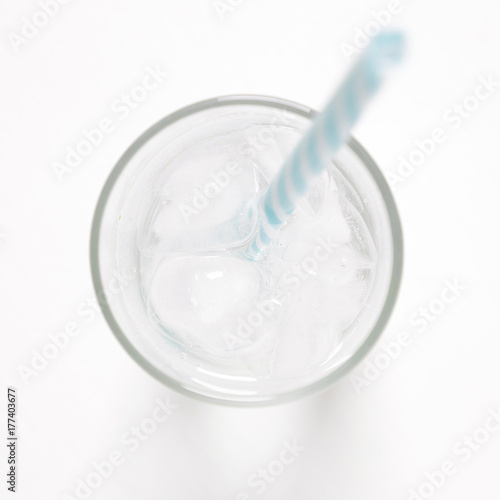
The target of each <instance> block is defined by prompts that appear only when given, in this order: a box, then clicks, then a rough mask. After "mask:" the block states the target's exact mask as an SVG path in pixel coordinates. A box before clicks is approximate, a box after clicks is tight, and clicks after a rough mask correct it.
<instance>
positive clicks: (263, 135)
mask: <svg viewBox="0 0 500 500" xmlns="http://www.w3.org/2000/svg"><path fill="white" fill-rule="evenodd" d="M273 113H274V116H273V117H272V118H271V120H270V122H271V123H270V124H269V125H268V126H265V127H264V126H261V127H259V130H258V132H257V133H255V134H250V135H249V136H248V137H247V144H245V145H244V146H242V148H241V151H240V153H241V154H243V155H245V156H248V157H250V158H252V159H254V160H255V159H256V158H257V155H258V154H259V153H260V152H261V151H263V150H264V149H265V148H266V147H267V146H269V145H270V144H274V143H276V134H279V133H281V132H283V131H285V130H286V129H287V127H289V126H290V125H291V123H292V113H290V112H289V111H287V110H286V109H280V110H277V109H273Z"/></svg>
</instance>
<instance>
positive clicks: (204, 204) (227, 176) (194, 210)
mask: <svg viewBox="0 0 500 500" xmlns="http://www.w3.org/2000/svg"><path fill="white" fill-rule="evenodd" d="M242 171H243V169H242V168H241V167H240V166H239V165H238V164H237V163H228V164H227V165H226V168H225V169H224V170H220V171H219V172H212V173H211V174H210V181H208V182H207V183H206V184H205V185H204V186H203V187H202V188H196V189H194V190H193V199H192V202H191V204H190V205H188V204H186V203H180V204H179V206H178V210H179V213H180V214H181V216H182V218H183V219H184V222H185V223H186V224H189V223H190V222H191V218H192V217H194V216H196V215H199V214H200V213H201V212H202V211H203V210H205V209H206V208H208V207H209V206H210V203H211V201H212V200H214V199H215V198H218V197H219V196H220V195H221V194H222V193H223V192H224V190H225V189H226V188H227V187H228V186H229V185H230V183H231V179H232V178H233V177H236V176H238V175H240V174H241V172H242Z"/></svg>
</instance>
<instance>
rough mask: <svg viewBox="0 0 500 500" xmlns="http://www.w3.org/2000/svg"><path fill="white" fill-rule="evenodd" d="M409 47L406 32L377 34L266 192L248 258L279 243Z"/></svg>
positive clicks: (247, 250)
mask: <svg viewBox="0 0 500 500" xmlns="http://www.w3.org/2000/svg"><path fill="white" fill-rule="evenodd" d="M403 49H404V40H403V36H402V34H401V33H399V32H390V33H389V32H388V33H381V34H379V35H378V36H376V37H375V38H374V39H373V40H372V42H371V43H370V45H369V46H368V47H367V48H366V49H365V50H364V52H363V53H362V54H361V56H360V58H359V60H358V61H357V63H356V65H355V66H354V67H353V68H352V69H351V71H350V72H349V74H348V75H347V77H346V79H345V80H344V82H343V83H342V85H341V86H340V88H339V89H338V91H337V92H336V93H335V95H334V96H333V98H332V99H331V100H330V102H329V103H328V105H327V106H326V108H325V110H324V111H323V113H321V114H320V115H318V116H317V117H316V118H315V120H314V122H313V125H312V126H311V128H310V129H309V130H308V132H307V133H306V134H305V135H304V137H303V138H302V140H301V141H300V143H299V144H298V146H297V147H296V149H295V151H294V152H293V153H292V155H291V156H290V157H289V158H288V159H287V160H286V162H285V163H284V165H283V167H282V169H281V170H280V172H279V173H278V175H277V176H276V177H275V178H274V179H273V180H272V182H271V184H270V185H269V187H268V189H267V191H266V192H265V194H264V197H263V202H262V205H261V207H260V208H261V210H260V225H259V228H258V230H257V233H256V234H255V236H254V238H253V239H252V241H251V242H250V244H249V245H248V247H247V248H246V251H245V254H246V255H247V257H249V258H251V259H256V258H257V257H259V256H260V255H261V254H262V252H263V251H264V250H265V248H266V247H267V246H268V245H269V244H270V243H271V242H272V241H273V239H274V238H275V237H276V233H277V231H278V230H279V228H280V227H281V226H282V225H283V224H284V223H285V222H286V220H287V219H288V217H289V216H290V214H291V213H292V212H293V211H294V209H295V207H296V206H297V204H298V203H299V201H300V200H301V198H302V197H303V196H304V195H305V194H306V193H307V191H308V189H309V186H310V185H311V184H312V182H313V180H314V179H315V178H316V177H317V176H318V175H319V174H321V172H323V170H324V169H325V168H326V166H327V165H328V164H329V163H330V161H331V159H332V156H334V155H335V153H336V152H337V151H338V150H339V149H340V148H341V147H342V146H343V144H344V143H345V142H346V141H347V140H348V138H349V131H350V129H351V128H352V126H353V125H354V123H355V122H356V120H357V119H358V117H359V115H360V114H361V111H362V109H363V107H364V106H365V105H366V103H367V102H368V101H369V99H370V98H371V97H372V96H373V95H374V94H375V91H376V90H377V89H378V88H379V86H380V84H381V83H382V80H383V77H384V76H385V74H386V71H387V70H388V69H389V68H390V67H392V66H393V65H394V64H395V63H396V62H398V61H399V60H400V59H401V58H402V55H403Z"/></svg>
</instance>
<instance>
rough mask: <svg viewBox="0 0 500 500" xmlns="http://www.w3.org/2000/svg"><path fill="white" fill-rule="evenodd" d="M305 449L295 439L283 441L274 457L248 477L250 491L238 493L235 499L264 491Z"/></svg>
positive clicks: (246, 499) (248, 498)
mask: <svg viewBox="0 0 500 500" xmlns="http://www.w3.org/2000/svg"><path fill="white" fill-rule="evenodd" d="M305 450H306V448H305V447H304V446H302V445H300V444H298V443H297V440H296V439H292V442H291V443H290V442H289V441H284V442H283V447H282V449H281V450H280V452H279V453H278V454H277V456H276V458H275V459H273V460H271V461H270V462H269V463H268V464H267V465H266V466H265V467H259V468H258V469H257V470H256V471H255V472H254V473H252V474H250V476H249V477H248V481H247V482H248V486H249V487H250V488H251V493H245V492H242V493H238V494H237V495H236V500H250V499H251V498H252V496H251V495H252V494H253V493H256V494H257V495H261V494H262V493H264V491H266V490H267V488H268V487H269V485H270V484H272V483H274V482H275V481H276V479H277V478H279V477H280V476H281V475H282V474H283V472H284V471H285V469H286V467H287V466H288V465H290V464H292V463H293V462H295V460H297V458H299V456H300V455H301V454H302V453H303V452H304V451H305Z"/></svg>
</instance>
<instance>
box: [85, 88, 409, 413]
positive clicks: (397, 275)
mask: <svg viewBox="0 0 500 500" xmlns="http://www.w3.org/2000/svg"><path fill="white" fill-rule="evenodd" d="M228 105H261V106H268V107H272V108H277V109H280V110H282V111H283V110H285V111H290V112H293V113H295V114H298V115H300V116H303V117H305V118H309V119H313V118H314V116H316V115H317V112H316V111H314V110H312V109H311V108H308V107H307V106H303V105H301V104H298V103H295V102H293V101H289V100H287V99H281V98H277V97H270V96H264V95H252V94H241V95H227V96H220V97H215V98H211V99H207V100H204V101H200V102H197V103H194V104H191V105H189V106H186V107H184V108H181V109H179V110H177V111H175V112H173V113H171V114H169V115H167V116H166V117H164V118H162V119H161V120H159V121H158V122H156V123H155V124H154V125H152V126H151V127H150V128H149V129H147V130H146V131H145V132H144V133H142V134H141V135H140V136H139V137H138V138H137V139H136V140H135V141H134V142H133V143H132V144H131V145H130V146H129V147H128V149H127V150H126V151H125V152H124V153H123V155H122V156H121V157H120V159H119V160H118V162H117V163H116V165H115V166H114V167H113V170H112V171H111V173H110V174H109V176H108V178H107V180H106V182H105V184H104V186H103V188H102V190H101V193H100V195H99V199H98V202H97V205H96V209H95V212H94V217H93V221H92V228H91V234H90V268H91V274H92V281H93V285H94V290H95V293H96V294H97V296H98V297H99V296H100V294H101V293H102V292H103V290H104V285H103V282H102V279H101V268H100V263H99V241H100V231H101V223H102V219H103V215H104V212H105V209H106V206H107V201H108V198H109V196H110V194H111V192H112V190H113V187H114V185H115V183H116V181H117V179H118V178H119V176H120V174H121V172H122V171H123V170H124V169H125V167H126V166H127V164H128V162H129V160H130V159H131V158H132V157H133V156H134V155H135V154H136V152H137V151H138V150H139V149H140V148H141V147H142V146H143V145H144V144H146V143H147V142H148V141H149V140H150V139H152V138H153V137H154V136H155V135H156V134H157V133H159V132H160V131H161V130H163V129H164V128H166V127H168V126H170V125H172V124H174V123H175V122H177V121H179V120H182V119H183V118H185V117H187V116H190V115H192V114H195V113H197V112H200V111H204V110H207V109H210V108H216V107H222V106H228ZM347 146H348V147H349V149H350V150H351V151H352V152H353V153H354V154H355V155H356V156H357V157H358V158H359V159H360V160H361V162H362V163H363V165H364V166H365V167H366V170H367V171H368V173H369V174H370V176H371V177H372V179H373V180H374V182H375V184H376V186H377V187H378V189H379V190H380V193H381V195H382V198H383V200H384V204H385V207H386V209H387V214H388V218H389V223H390V230H391V236H392V245H393V248H392V251H393V259H392V272H391V278H390V281H389V287H388V290H387V296H386V299H385V302H384V305H383V307H382V310H381V312H380V314H379V315H378V318H377V321H376V322H375V324H374V326H373V328H372V329H371V331H370V333H369V334H368V335H367V336H366V338H365V339H364V341H363V342H362V343H361V344H360V345H359V347H358V348H357V349H356V351H355V352H354V354H353V355H352V356H351V357H349V358H348V359H347V360H345V361H344V362H343V363H342V364H341V365H340V366H339V367H337V368H336V369H335V370H333V371H332V372H331V373H329V374H327V375H326V376H324V377H322V378H320V379H319V380H316V381H315V382H312V383H310V384H308V385H306V386H303V387H300V388H298V389H294V390H291V391H287V392H284V393H282V394H276V395H271V396H269V397H268V398H266V399H261V400H258V399H256V400H253V399H248V400H245V399H236V400H231V399H223V398H217V397H213V396H208V395H205V394H200V393H198V392H195V391H194V390H191V389H188V388H186V387H183V386H182V385H181V383H180V382H178V381H177V380H175V379H173V378H171V377H169V376H168V375H166V374H165V373H163V372H162V371H161V370H160V369H158V368H157V367H156V366H154V365H153V363H151V362H150V361H149V360H148V359H147V358H146V357H145V356H143V355H142V354H141V353H140V352H139V351H138V350H137V349H136V348H135V347H134V346H133V344H132V343H131V342H130V341H129V340H128V338H127V336H126V335H125V333H124V332H123V331H122V329H121V327H120V326H119V324H118V322H117V321H116V319H115V317H114V315H113V313H112V311H111V308H110V306H109V304H108V303H107V301H102V302H101V301H98V303H99V306H100V308H101V310H102V313H103V315H104V318H105V320H106V322H107V324H108V326H109V328H110V329H111V331H112V332H113V334H114V335H115V337H116V338H117V340H118V342H119V343H120V344H121V346H122V347H123V348H124V349H125V351H126V352H127V353H128V354H129V355H130V356H131V358H132V359H133V360H134V361H135V362H136V363H137V364H138V365H139V366H141V367H142V368H143V369H144V370H145V371H146V372H148V373H149V374H150V375H151V376H153V377H154V378H155V379H156V380H158V381H159V382H161V383H162V384H164V385H166V386H167V387H169V388H171V389H173V390H175V391H177V392H179V393H181V394H183V395H186V396H189V397H192V398H194V399H197V400H200V401H204V402H210V403H216V404H220V405H226V406H246V407H250V406H269V405H273V404H278V403H285V402H289V401H294V400H297V399H299V398H301V397H306V396H309V395H312V394H314V393H316V392H318V391H321V390H324V389H327V388H328V387H330V386H331V385H332V384H334V383H335V382H337V381H338V380H340V379H341V378H343V377H344V376H345V375H346V374H347V373H348V372H350V371H351V370H352V369H353V368H354V367H355V366H356V365H358V364H359V363H360V362H361V361H362V360H363V358H365V356H366V355H367V354H368V352H370V350H371V349H372V348H373V346H374V345H375V343H376V342H377V340H378V339H379V337H380V336H381V335H382V332H383V331H384V328H385V326H386V324H387V322H388V320H389V318H390V315H391V313H392V310H393V309H394V305H395V303H396V299H397V296H398V292H399V288H400V284H401V277H402V269H403V235H402V228H401V221H400V218H399V214H398V211H397V208H396V203H395V201H394V197H393V195H392V192H391V190H390V187H389V185H388V183H387V181H386V179H385V177H384V176H383V174H382V172H381V170H380V169H379V167H378V166H377V164H376V163H375V161H374V160H373V159H372V158H371V156H370V155H369V154H368V153H367V152H366V150H365V149H364V148H363V147H362V146H361V144H360V143H359V142H358V141H357V140H356V139H354V138H353V137H352V136H350V138H349V140H348V141H347Z"/></svg>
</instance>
